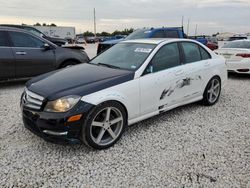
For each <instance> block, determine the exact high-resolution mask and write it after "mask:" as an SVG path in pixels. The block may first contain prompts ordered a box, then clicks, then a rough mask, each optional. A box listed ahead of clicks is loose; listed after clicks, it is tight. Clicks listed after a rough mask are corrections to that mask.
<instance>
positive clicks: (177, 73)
mask: <svg viewBox="0 0 250 188" xmlns="http://www.w3.org/2000/svg"><path fill="white" fill-rule="evenodd" d="M182 74H184V71H183V70H178V71H176V72H175V75H176V76H180V75H182Z"/></svg>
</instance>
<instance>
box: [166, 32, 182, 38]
mask: <svg viewBox="0 0 250 188" xmlns="http://www.w3.org/2000/svg"><path fill="white" fill-rule="evenodd" d="M165 34H166V38H180V37H179V35H178V32H177V31H165Z"/></svg>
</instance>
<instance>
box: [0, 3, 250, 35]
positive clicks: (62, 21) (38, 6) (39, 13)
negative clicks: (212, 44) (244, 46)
mask: <svg viewBox="0 0 250 188" xmlns="http://www.w3.org/2000/svg"><path fill="white" fill-rule="evenodd" d="M0 4H1V7H0V23H2V24H22V23H25V24H32V25H33V24H35V23H37V22H39V23H47V24H48V23H55V24H56V25H58V26H74V27H76V32H77V33H80V32H84V31H87V30H89V31H93V30H94V24H93V9H94V8H95V9H96V22H97V32H102V31H108V32H113V31H114V30H123V29H125V28H135V29H137V28H143V27H163V26H165V27H168V26H169V27H170V26H181V23H182V16H184V28H185V32H187V22H188V19H189V20H190V27H189V33H188V34H190V35H193V34H194V33H195V28H196V25H197V34H213V33H216V32H234V33H246V32H250V0H175V1H173V0H8V1H6V0H0Z"/></svg>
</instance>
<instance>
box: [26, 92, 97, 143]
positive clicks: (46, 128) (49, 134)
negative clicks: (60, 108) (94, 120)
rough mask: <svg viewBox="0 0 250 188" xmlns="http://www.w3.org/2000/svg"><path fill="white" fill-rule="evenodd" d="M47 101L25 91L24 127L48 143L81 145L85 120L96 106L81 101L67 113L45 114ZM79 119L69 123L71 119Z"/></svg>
mask: <svg viewBox="0 0 250 188" xmlns="http://www.w3.org/2000/svg"><path fill="white" fill-rule="evenodd" d="M45 105H46V99H45V98H43V97H41V96H39V95H37V94H35V93H33V92H31V91H28V90H25V91H24V93H23V95H22V97H21V109H22V118H23V123H24V126H25V127H26V128H27V129H29V130H30V131H31V132H33V133H34V134H36V135H37V136H39V137H41V138H43V139H44V140H46V141H50V142H53V143H57V144H80V143H81V134H82V126H83V125H84V118H85V117H86V115H87V114H88V112H89V111H90V110H91V109H92V108H93V107H94V105H92V104H89V103H86V102H83V101H79V102H78V103H77V104H76V106H75V107H74V108H72V109H71V110H70V111H68V112H65V113H53V112H45V111H44V107H45ZM75 116H77V117H78V118H79V117H80V118H79V119H78V120H75V121H69V119H70V118H71V117H75Z"/></svg>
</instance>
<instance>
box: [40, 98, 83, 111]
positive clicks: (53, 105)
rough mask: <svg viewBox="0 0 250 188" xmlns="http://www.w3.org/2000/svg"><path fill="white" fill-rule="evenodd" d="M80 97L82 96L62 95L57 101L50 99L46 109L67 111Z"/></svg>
mask: <svg viewBox="0 0 250 188" xmlns="http://www.w3.org/2000/svg"><path fill="white" fill-rule="evenodd" d="M80 99H81V97H80V96H75V95H71V96H67V97H62V98H60V99H57V100H55V101H49V102H48V103H47V105H46V107H45V109H44V110H45V111H47V112H67V111H69V110H70V109H71V108H73V107H74V106H75V105H76V104H77V103H78V102H79V100H80Z"/></svg>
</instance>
